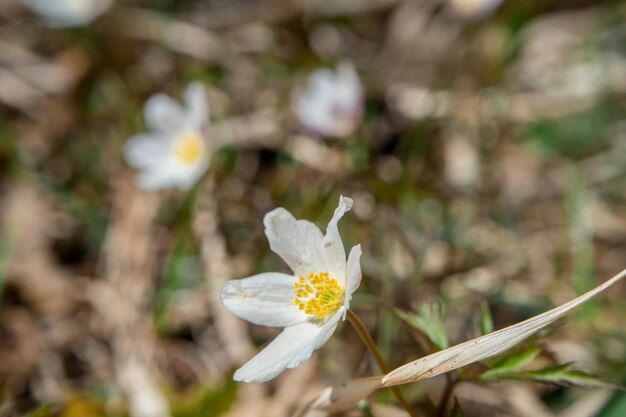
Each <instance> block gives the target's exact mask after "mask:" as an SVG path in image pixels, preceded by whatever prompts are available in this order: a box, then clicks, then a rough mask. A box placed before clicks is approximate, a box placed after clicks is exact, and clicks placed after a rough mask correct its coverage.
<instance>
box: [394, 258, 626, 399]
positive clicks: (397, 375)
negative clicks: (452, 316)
mask: <svg viewBox="0 0 626 417" xmlns="http://www.w3.org/2000/svg"><path fill="white" fill-rule="evenodd" d="M625 276H626V269H625V270H623V271H622V272H620V273H619V274H617V275H615V276H614V277H613V278H611V279H609V280H608V281H606V282H605V283H603V284H602V285H599V286H598V287H596V288H594V289H593V290H591V291H589V292H587V293H585V294H583V295H581V296H580V297H578V298H575V299H574V300H572V301H569V302H567V303H565V304H563V305H561V306H559V307H556V308H553V309H552V310H550V311H546V312H545V313H543V314H539V315H538V316H535V317H532V318H530V319H528V320H525V321H523V322H521V323H518V324H514V325H512V326H509V327H507V328H504V329H502V330H498V331H495V332H493V333H489V334H487V335H485V336H482V337H479V338H476V339H473V340H470V341H467V342H465V343H461V344H459V345H456V346H453V347H451V348H448V349H446V350H442V351H441V352H437V353H434V354H432V355H428V356H426V357H423V358H420V359H418V360H416V361H413V362H410V363H408V364H406V365H404V366H401V367H400V368H398V369H395V370H393V371H391V372H390V373H388V374H387V375H386V376H385V377H384V378H383V381H382V382H383V385H384V386H386V387H391V386H395V385H400V384H406V383H409V382H415V381H419V380H422V379H427V378H432V377H435V376H437V375H441V374H444V373H446V372H450V371H452V370H455V369H458V368H461V367H463V366H465V365H469V364H470V363H473V362H477V361H480V360H483V359H486V358H489V357H492V356H495V355H498V354H500V353H502V352H504V351H506V350H508V349H510V348H512V347H513V346H515V345H516V344H518V343H519V342H521V341H522V340H524V339H526V338H528V337H529V336H531V335H533V334H534V333H536V332H537V331H539V330H540V329H542V328H544V327H546V326H547V325H549V324H550V323H553V322H554V321H556V320H557V319H559V318H561V317H563V316H564V315H566V314H567V313H569V312H570V311H572V310H573V309H574V308H576V307H578V306H579V305H580V304H582V303H584V302H586V301H588V300H589V299H590V298H592V297H594V296H596V295H598V294H599V293H601V292H602V291H604V290H606V289H607V288H609V287H610V286H611V285H613V284H615V283H616V282H618V281H619V280H621V279H622V278H624V277H625Z"/></svg>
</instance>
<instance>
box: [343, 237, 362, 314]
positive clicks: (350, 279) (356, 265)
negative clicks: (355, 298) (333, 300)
mask: <svg viewBox="0 0 626 417" xmlns="http://www.w3.org/2000/svg"><path fill="white" fill-rule="evenodd" d="M359 284H361V245H356V246H354V247H353V248H352V250H351V251H350V255H348V271H347V276H346V289H345V293H346V299H345V302H344V306H345V307H346V310H348V309H350V300H351V299H352V293H354V292H355V291H356V289H357V288H359Z"/></svg>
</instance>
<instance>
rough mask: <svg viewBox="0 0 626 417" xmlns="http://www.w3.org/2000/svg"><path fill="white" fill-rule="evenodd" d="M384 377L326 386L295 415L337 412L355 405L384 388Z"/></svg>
mask: <svg viewBox="0 0 626 417" xmlns="http://www.w3.org/2000/svg"><path fill="white" fill-rule="evenodd" d="M381 380H382V377H381V376H380V375H378V376H372V377H369V378H360V379H353V380H351V381H347V382H343V383H341V384H338V385H334V386H332V387H328V388H325V389H324V390H323V391H322V392H320V393H319V394H318V395H317V396H316V397H315V398H314V399H313V400H311V401H309V402H308V403H306V404H305V405H304V406H303V407H302V408H301V409H300V410H298V411H297V412H296V413H295V414H294V415H295V416H296V417H312V416H318V415H325V414H327V413H335V412H339V411H343V410H347V409H349V408H351V407H353V406H354V405H355V404H356V403H357V402H359V400H360V399H362V398H365V397H367V396H368V395H370V394H371V393H373V392H374V391H376V390H378V389H380V388H382V383H381Z"/></svg>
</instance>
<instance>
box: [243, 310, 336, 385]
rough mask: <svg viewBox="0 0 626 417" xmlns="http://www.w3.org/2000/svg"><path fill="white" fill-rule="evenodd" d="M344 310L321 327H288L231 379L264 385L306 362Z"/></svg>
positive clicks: (326, 338)
mask: <svg viewBox="0 0 626 417" xmlns="http://www.w3.org/2000/svg"><path fill="white" fill-rule="evenodd" d="M343 312H344V309H343V308H341V309H339V310H338V311H337V312H336V313H335V315H334V316H333V317H332V318H331V319H330V320H328V321H327V322H326V323H324V325H322V326H318V325H317V324H314V323H310V322H305V323H302V324H298V325H295V326H292V327H287V328H286V329H285V330H283V332H282V333H281V334H279V335H278V337H276V339H274V340H273V341H272V342H271V343H270V344H269V345H267V346H266V347H265V349H263V350H262V351H261V352H260V353H259V354H258V355H256V356H255V357H253V358H252V359H250V360H249V361H248V362H247V363H246V364H245V365H244V366H242V367H241V368H239V369H238V370H237V372H235V375H234V376H233V378H234V379H235V381H243V382H265V381H268V380H270V379H272V378H274V377H276V376H277V375H278V374H280V373H281V372H283V371H284V370H285V369H292V368H295V367H297V366H298V365H300V364H301V363H302V362H305V361H307V360H309V358H310V357H311V354H312V353H313V351H314V350H316V349H317V348H319V347H320V346H322V345H323V344H324V343H326V342H327V341H328V339H330V337H331V336H332V335H333V333H334V331H335V329H336V328H337V323H338V322H339V319H340V318H341V317H342V316H343Z"/></svg>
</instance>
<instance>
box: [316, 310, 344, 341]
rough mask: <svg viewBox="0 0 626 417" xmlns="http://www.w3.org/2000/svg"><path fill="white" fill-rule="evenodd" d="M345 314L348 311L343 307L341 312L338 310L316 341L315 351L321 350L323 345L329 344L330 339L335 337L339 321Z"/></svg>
mask: <svg viewBox="0 0 626 417" xmlns="http://www.w3.org/2000/svg"><path fill="white" fill-rule="evenodd" d="M345 313H346V309H345V308H344V307H341V308H340V309H339V310H337V312H336V313H335V315H334V316H333V317H332V318H331V319H330V320H328V321H327V322H326V323H325V324H324V326H323V327H322V330H321V331H320V334H319V335H318V336H317V339H316V340H315V349H319V348H320V347H322V345H324V344H325V343H326V342H328V339H330V337H331V336H332V335H333V333H335V330H336V329H337V324H338V323H339V319H340V318H342V317H343V316H344V315H345Z"/></svg>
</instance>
